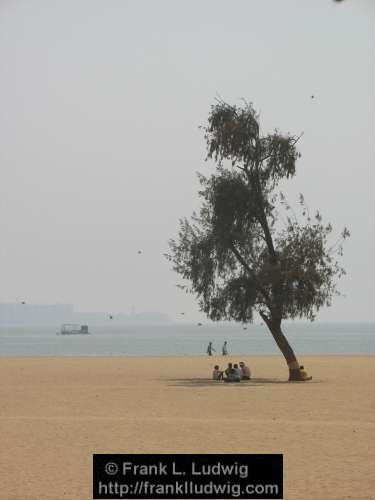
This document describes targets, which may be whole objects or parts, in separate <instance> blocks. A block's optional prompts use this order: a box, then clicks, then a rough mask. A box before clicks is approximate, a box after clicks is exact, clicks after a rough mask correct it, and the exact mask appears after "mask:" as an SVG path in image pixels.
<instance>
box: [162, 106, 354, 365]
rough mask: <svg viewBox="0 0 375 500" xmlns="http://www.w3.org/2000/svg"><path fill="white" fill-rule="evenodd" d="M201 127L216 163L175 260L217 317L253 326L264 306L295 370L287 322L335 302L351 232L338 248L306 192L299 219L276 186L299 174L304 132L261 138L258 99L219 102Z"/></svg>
mask: <svg viewBox="0 0 375 500" xmlns="http://www.w3.org/2000/svg"><path fill="white" fill-rule="evenodd" d="M203 129H204V137H205V140H206V144H207V158H209V159H213V160H214V161H215V162H216V164H217V169H216V172H215V173H214V174H212V175H210V176H208V177H206V176H203V175H202V174H199V179H200V184H201V190H200V191H199V196H200V197H201V199H202V205H201V208H200V211H199V213H198V214H196V213H194V214H193V216H192V217H191V218H190V219H186V218H185V219H182V220H181V221H180V230H179V235H178V239H177V240H171V241H170V242H169V245H170V253H169V254H168V255H167V257H168V258H169V260H170V261H171V262H172V263H173V266H174V270H175V271H177V272H178V273H179V274H180V275H181V276H182V277H183V278H184V279H186V280H188V281H189V282H190V285H189V286H187V289H188V290H189V291H190V292H192V293H194V294H195V295H196V296H197V297H198V300H199V303H200V307H201V309H202V311H204V312H205V313H206V315H207V316H208V317H209V318H211V319H212V320H223V319H225V320H235V321H241V322H244V323H247V322H251V321H253V318H254V312H258V313H259V314H260V315H261V317H262V318H263V319H264V321H265V322H266V324H267V325H268V327H269V328H270V330H271V333H272V334H273V336H274V338H275V340H276V342H277V343H278V345H279V347H280V348H281V350H282V351H283V354H284V356H285V357H286V359H287V362H288V364H289V363H290V360H292V361H293V363H294V364H293V366H294V367H295V366H296V363H297V361H296V359H295V356H294V353H293V351H292V350H291V348H290V346H289V349H290V351H291V353H293V354H291V353H290V352H289V353H286V352H284V350H283V348H282V346H281V345H280V344H279V341H280V339H281V344H283V343H284V338H281V337H280V335H281V336H283V334H282V332H281V327H280V326H281V321H282V320H283V319H288V318H289V319H294V318H297V317H305V318H308V319H310V320H313V319H314V318H315V315H316V313H317V311H318V310H319V309H320V308H321V307H322V306H324V305H326V306H329V305H330V304H331V301H332V298H333V296H334V295H335V294H337V293H338V291H337V288H336V283H337V280H338V278H340V277H341V276H342V275H343V274H344V272H345V271H344V269H343V268H342V267H341V266H340V265H339V262H338V259H337V257H338V255H340V254H341V253H342V241H343V240H344V239H345V238H347V237H348V236H349V231H348V230H347V229H344V230H343V231H342V233H341V236H340V237H339V238H338V240H337V241H336V243H334V244H333V245H330V244H329V238H330V235H331V233H332V226H331V224H329V223H327V224H324V223H323V220H322V217H321V215H320V213H319V212H316V213H315V215H313V216H311V215H310V212H309V208H308V206H307V204H306V203H305V200H304V198H303V196H302V195H300V198H299V203H298V209H299V210H298V212H299V213H298V215H297V214H296V212H295V211H294V210H293V209H292V208H291V206H290V205H289V204H288V202H287V200H286V199H285V196H284V195H283V194H282V193H281V192H278V191H277V188H278V185H279V183H280V181H281V180H282V179H288V178H290V177H293V176H294V175H295V172H296V162H297V160H298V158H299V157H300V153H299V152H298V151H297V147H296V146H297V143H298V140H299V137H296V136H292V135H289V134H281V133H280V132H279V131H274V133H272V134H266V135H261V132H260V124H259V115H258V114H257V113H256V111H255V110H254V108H253V106H252V104H250V103H246V102H245V103H244V104H243V106H242V107H238V106H232V105H229V104H227V103H225V102H222V101H219V102H217V103H215V105H213V106H212V107H211V111H210V114H209V117H208V124H207V126H205V127H203ZM285 341H286V339H285ZM292 358H294V359H292ZM294 369H295V368H294Z"/></svg>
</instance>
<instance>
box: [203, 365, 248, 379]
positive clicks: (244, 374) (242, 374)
mask: <svg viewBox="0 0 375 500" xmlns="http://www.w3.org/2000/svg"><path fill="white" fill-rule="evenodd" d="M212 379H213V380H224V382H241V380H250V379H251V372H250V368H249V367H248V366H247V365H246V364H245V363H244V362H243V361H241V362H240V363H239V366H238V364H237V363H234V364H232V363H228V367H227V368H226V369H225V370H220V367H219V365H215V366H214V371H213V372H212Z"/></svg>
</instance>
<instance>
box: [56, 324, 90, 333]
mask: <svg viewBox="0 0 375 500" xmlns="http://www.w3.org/2000/svg"><path fill="white" fill-rule="evenodd" d="M89 333H90V332H89V327H88V326H87V325H72V324H69V323H65V324H64V325H61V329H60V331H59V332H56V335H82V334H83V335H87V334H89Z"/></svg>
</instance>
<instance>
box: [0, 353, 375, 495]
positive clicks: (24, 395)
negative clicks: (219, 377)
mask: <svg viewBox="0 0 375 500" xmlns="http://www.w3.org/2000/svg"><path fill="white" fill-rule="evenodd" d="M230 360H231V358H228V359H227V360H226V361H230ZM244 360H245V361H248V362H249V365H250V366H251V368H252V372H253V375H254V377H255V379H254V380H253V381H250V382H248V383H242V382H241V383H240V384H224V383H218V382H213V381H211V380H209V376H210V372H211V366H212V365H213V363H214V362H215V361H218V362H219V363H220V364H222V363H223V360H222V358H221V359H220V358H212V359H208V358H206V357H155V358H150V357H148V358H140V357H139V358H132V357H111V358H109V357H102V358H46V357H39V358H31V357H23V358H15V357H14V358H0V432H1V436H0V439H1V441H0V442H1V447H0V475H1V479H0V499H1V500H3V499H4V500H13V499H14V500H24V499H27V500H34V499H35V500H44V499H45V500H55V499H56V500H57V499H59V500H61V499H77V500H78V499H79V500H84V499H91V498H92V454H93V453H283V454H284V498H286V499H288V500H297V499H298V500H301V499H302V500H310V499H314V500H315V499H316V500H325V499H337V500H343V499H348V498H352V499H356V500H370V499H374V498H375V477H374V471H375V453H374V449H375V448H374V431H375V412H374V410H375V391H374V388H375V383H374V380H375V358H374V357H370V356H368V357H366V356H320V357H318V356H311V357H303V358H301V360H300V361H301V362H303V363H304V365H305V367H306V369H307V371H308V372H309V373H311V374H312V375H313V381H312V382H308V383H288V382H286V378H287V372H286V369H285V366H284V363H283V360H282V358H281V357H278V356H268V357H253V358H246V357H245V358H244ZM235 361H239V359H236V360H235Z"/></svg>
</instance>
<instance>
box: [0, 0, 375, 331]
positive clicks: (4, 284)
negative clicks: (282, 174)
mask: <svg viewBox="0 0 375 500" xmlns="http://www.w3.org/2000/svg"><path fill="white" fill-rule="evenodd" d="M374 40H375V2H373V1H372V0H346V1H344V2H342V3H335V2H333V1H332V0H289V1H288V0H284V1H282V2H281V1H280V0H274V1H272V0H269V1H267V0H253V1H251V0H243V1H242V0H234V1H229V0H226V1H219V0H205V1H201V0H200V1H192V0H189V1H182V0H181V1H175V0H171V1H167V0H164V1H162V0H157V1H153V0H149V1H140V0H133V1H125V0H117V1H115V0H108V1H104V0H102V1H99V0H97V1H95V0H87V1H84V0H61V1H57V0H45V1H42V0H25V1H18V0H0V64H1V67H0V99H1V112H0V166H1V167H0V168H1V170H0V171H1V182H0V228H1V240H0V241H1V243H0V252H1V258H0V302H13V301H21V300H27V301H28V302H29V303H56V302H68V303H74V304H75V306H76V308H77V309H78V310H92V311H111V312H116V311H124V312H127V311H129V310H130V308H131V307H132V306H133V307H134V308H135V310H136V311H142V310H143V311H144V310H151V311H162V312H166V313H168V314H169V315H170V316H171V317H172V318H174V317H177V316H178V314H179V312H180V311H186V313H187V316H186V317H187V318H188V319H189V318H191V319H197V318H200V317H201V316H200V314H199V313H198V307H197V305H196V302H195V300H194V298H193V297H192V296H190V295H186V294H185V293H183V292H180V291H179V290H178V289H177V288H176V287H175V284H176V283H180V282H181V281H180V279H179V277H178V275H177V274H175V273H174V272H173V271H171V270H170V263H169V262H167V261H166V260H165V258H164V257H163V253H164V252H166V251H167V250H168V246H167V241H168V239H169V238H171V237H173V236H175V235H176V231H177V228H178V219H179V218H180V217H183V216H189V215H190V214H191V212H192V211H193V209H196V208H197V207H198V206H199V205H198V203H199V200H198V198H197V194H196V193H197V187H198V184H197V179H196V174H195V172H196V171H201V172H202V173H206V174H208V173H210V172H211V170H212V168H213V167H212V165H211V166H210V165H209V164H207V163H205V162H204V157H205V144H204V140H203V134H202V131H201V130H199V129H198V126H199V125H201V124H204V123H205V120H206V118H207V115H208V112H209V107H210V105H211V104H212V103H213V102H214V99H215V96H216V95H217V94H219V95H220V96H221V97H222V98H223V99H224V100H227V101H228V102H230V103H234V104H236V103H237V104H238V103H240V99H241V98H246V99H247V100H249V101H252V102H253V104H254V106H255V108H256V109H258V110H260V112H261V122H262V128H263V131H265V132H267V131H272V130H273V129H274V128H275V127H277V128H279V129H280V130H281V131H284V132H288V131H289V132H291V133H295V134H300V133H301V132H302V131H304V136H303V138H302V139H301V141H300V143H299V144H300V151H301V153H302V158H301V159H300V160H299V162H298V165H297V167H298V168H297V176H296V178H295V179H294V180H293V181H292V182H291V183H290V186H289V188H288V190H287V192H288V196H289V201H291V202H293V201H295V200H297V195H298V193H299V192H303V193H304V195H305V198H306V201H307V203H308V204H309V206H310V208H311V209H315V208H319V209H320V210H321V212H322V214H323V216H324V218H325V220H329V221H331V222H332V223H333V225H334V227H335V228H336V229H337V231H340V230H341V229H342V228H343V226H345V225H346V226H348V227H349V229H350V230H351V233H352V237H351V239H350V240H349V241H348V242H347V244H346V246H345V253H344V257H343V260H342V262H343V264H344V267H345V268H346V270H347V273H348V274H347V276H346V277H345V279H343V280H342V281H341V286H340V288H341V290H342V292H343V293H344V294H345V296H343V297H340V298H338V299H336V300H335V302H334V305H333V307H332V308H330V309H326V310H324V311H322V313H321V314H320V316H319V318H320V319H322V320H353V321H356V320H374V319H375V315H374V300H373V298H374V295H375V294H374V288H375V287H374V258H375V245H374V222H373V221H374V215H373V213H374V209H373V206H374V158H375V145H374V144H375V142H374V131H375V127H374V112H375V106H374V88H375V78H374V74H375V71H374V62H373V61H374V49H375V43H374ZM312 94H314V96H315V98H314V99H311V98H310V96H311V95H312ZM138 249H142V251H143V253H142V254H141V255H139V254H138V253H137V251H138Z"/></svg>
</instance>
